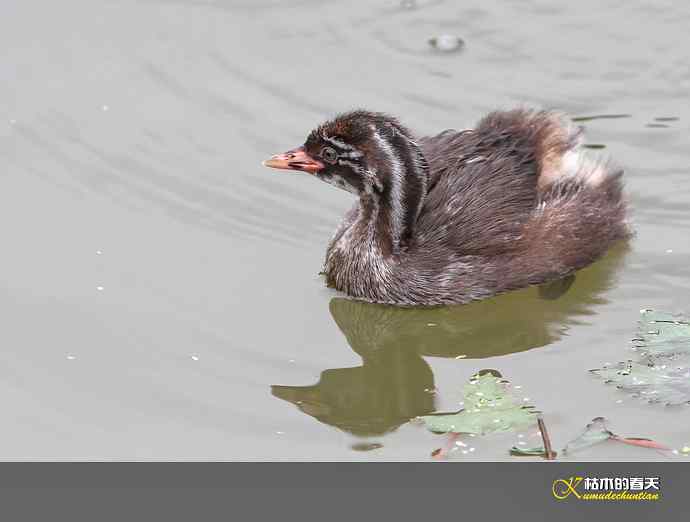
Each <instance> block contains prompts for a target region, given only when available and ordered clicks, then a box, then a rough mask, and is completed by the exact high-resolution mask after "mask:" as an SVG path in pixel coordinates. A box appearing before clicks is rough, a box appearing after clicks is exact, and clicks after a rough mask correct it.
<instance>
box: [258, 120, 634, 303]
mask: <svg viewBox="0 0 690 522" xmlns="http://www.w3.org/2000/svg"><path fill="white" fill-rule="evenodd" d="M581 143H582V129H581V128H580V127H576V126H574V125H573V124H572V123H570V121H569V120H568V119H566V118H565V117H564V116H562V115H560V114H557V113H553V112H548V111H529V110H513V111H506V112H493V113H491V114H489V115H488V116H486V117H485V118H484V119H482V120H481V121H480V122H479V125H478V126H477V128H476V129H473V130H465V131H459V132H458V131H454V130H446V131H444V132H442V133H440V134H438V135H436V136H433V137H423V138H420V139H415V138H414V137H413V136H412V134H411V133H410V131H409V130H407V129H406V128H405V127H403V126H402V125H401V124H400V123H399V122H398V121H397V120H396V119H395V118H392V117H390V116H387V115H385V114H382V113H373V112H368V111H361V110H359V111H353V112H349V113H346V114H342V115H340V116H338V117H336V118H335V119H333V120H332V121H329V122H327V123H324V124H323V125H321V126H319V127H318V128H316V129H315V130H313V131H312V132H311V133H310V134H309V136H308V138H307V140H306V142H305V144H304V145H303V146H301V147H299V148H296V149H294V150H291V151H289V152H286V153H284V154H279V155H277V156H273V157H272V158H271V159H269V160H266V161H265V162H264V164H265V165H266V166H268V167H273V168H278V169H289V170H300V171H304V172H307V173H310V174H312V175H314V176H315V177H316V178H318V179H321V180H323V181H326V182H327V183H330V184H333V185H335V186H337V187H340V188H343V189H345V190H347V191H349V192H352V193H354V194H356V195H357V196H359V201H358V202H357V204H356V205H355V206H354V208H352V209H351V210H350V211H349V212H348V213H347V214H346V216H345V219H344V220H343V222H342V224H341V225H340V226H339V227H338V229H337V230H336V232H335V234H334V236H333V238H332V239H331V242H330V244H329V246H328V250H327V252H326V260H325V265H324V270H323V272H324V274H325V276H326V281H327V284H328V285H329V286H332V287H334V288H336V289H338V290H341V291H343V292H345V293H347V294H349V295H350V296H353V297H356V298H360V299H365V300H368V301H374V302H381V303H391V304H398V305H439V304H450V303H466V302H469V301H472V300H476V299H483V298H486V297H489V296H493V295H496V294H499V293H501V292H505V291H508V290H514V289H517V288H521V287H525V286H529V285H535V284H540V283H545V282H547V281H551V280H555V279H560V278H564V277H566V276H569V275H570V274H572V273H573V272H575V271H576V270H578V269H580V268H583V267H584V266H586V265H589V264H590V263H592V262H593V261H595V260H596V259H597V258H599V257H601V256H602V255H603V254H604V253H605V252H606V251H607V250H608V249H609V247H610V246H612V244H613V243H614V242H616V241H618V240H621V239H625V238H628V237H629V236H630V231H629V228H628V225H627V223H626V205H625V201H624V198H623V193H622V192H623V191H622V183H621V176H622V171H621V170H618V169H613V168H611V167H610V166H609V165H608V164H607V163H604V162H601V161H597V160H595V159H593V158H591V157H590V156H588V155H587V153H586V150H585V149H583V148H582V147H581Z"/></svg>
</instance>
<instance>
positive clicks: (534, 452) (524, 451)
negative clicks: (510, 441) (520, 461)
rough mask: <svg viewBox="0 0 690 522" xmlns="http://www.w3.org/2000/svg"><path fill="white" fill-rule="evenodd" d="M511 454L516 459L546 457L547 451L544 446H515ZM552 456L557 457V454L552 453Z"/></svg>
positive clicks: (511, 449)
mask: <svg viewBox="0 0 690 522" xmlns="http://www.w3.org/2000/svg"><path fill="white" fill-rule="evenodd" d="M510 454H511V455H513V456H514V457H546V450H545V449H544V446H539V447H536V448H519V447H517V446H513V447H512V448H510ZM552 456H553V457H554V458H555V457H556V452H555V451H554V452H552Z"/></svg>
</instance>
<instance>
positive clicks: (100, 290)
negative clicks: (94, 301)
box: [96, 286, 104, 292]
mask: <svg viewBox="0 0 690 522" xmlns="http://www.w3.org/2000/svg"><path fill="white" fill-rule="evenodd" d="M96 290H98V291H99V292H102V291H103V290H104V288H103V287H102V286H97V287H96Z"/></svg>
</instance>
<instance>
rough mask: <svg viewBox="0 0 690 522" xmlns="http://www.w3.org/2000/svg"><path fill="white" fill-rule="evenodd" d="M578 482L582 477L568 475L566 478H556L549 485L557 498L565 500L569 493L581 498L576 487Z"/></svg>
mask: <svg viewBox="0 0 690 522" xmlns="http://www.w3.org/2000/svg"><path fill="white" fill-rule="evenodd" d="M580 482H582V477H570V478H569V479H568V480H566V479H556V480H554V481H553V485H552V486H551V492H552V493H553V496H554V497H556V498H557V499H558V500H565V499H566V498H568V497H569V496H570V495H575V497H576V498H582V497H581V496H580V493H578V492H577V489H576V488H577V486H578V485H579V484H580Z"/></svg>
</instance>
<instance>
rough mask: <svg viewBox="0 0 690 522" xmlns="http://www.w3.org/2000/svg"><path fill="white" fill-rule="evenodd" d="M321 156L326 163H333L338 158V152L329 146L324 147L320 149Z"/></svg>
mask: <svg viewBox="0 0 690 522" xmlns="http://www.w3.org/2000/svg"><path fill="white" fill-rule="evenodd" d="M321 157H322V158H323V159H324V160H326V161H327V162H328V163H335V162H336V160H337V159H338V153H337V152H336V151H335V149H333V148H331V147H324V148H323V149H321Z"/></svg>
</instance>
